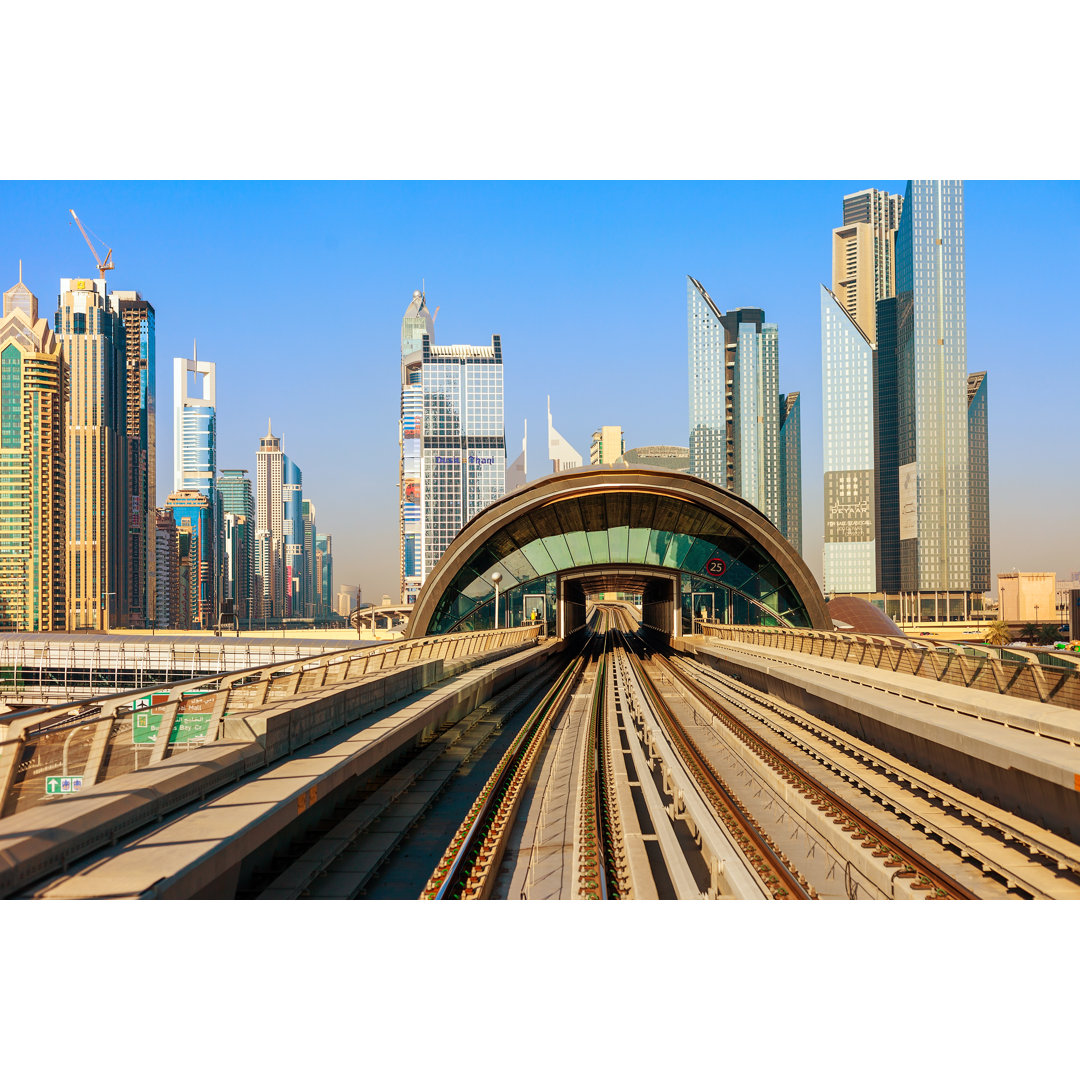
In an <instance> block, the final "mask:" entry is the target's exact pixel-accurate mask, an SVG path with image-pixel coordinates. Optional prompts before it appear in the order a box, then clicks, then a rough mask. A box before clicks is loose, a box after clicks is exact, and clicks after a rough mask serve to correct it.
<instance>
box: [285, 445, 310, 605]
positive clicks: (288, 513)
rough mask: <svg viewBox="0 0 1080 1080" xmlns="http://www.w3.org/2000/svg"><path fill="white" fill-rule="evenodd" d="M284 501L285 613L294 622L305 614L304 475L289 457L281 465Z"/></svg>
mask: <svg viewBox="0 0 1080 1080" xmlns="http://www.w3.org/2000/svg"><path fill="white" fill-rule="evenodd" d="M281 499H282V526H281V527H282V539H283V543H284V548H283V557H284V561H285V576H284V581H283V586H282V587H283V589H284V599H285V606H284V608H283V613H284V614H285V615H286V616H288V617H289V618H293V619H295V618H299V617H300V616H302V615H303V614H304V515H303V510H302V506H303V501H304V475H303V473H302V472H301V471H300V466H299V465H297V464H296V462H295V461H292V460H290V459H289V457H288V456H285V458H284V461H283V463H282V493H281Z"/></svg>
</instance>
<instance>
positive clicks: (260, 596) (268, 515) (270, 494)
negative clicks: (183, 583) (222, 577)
mask: <svg viewBox="0 0 1080 1080" xmlns="http://www.w3.org/2000/svg"><path fill="white" fill-rule="evenodd" d="M255 462H256V465H255V602H256V604H257V605H258V610H257V611H256V612H255V615H256V616H257V617H260V618H274V619H280V618H283V617H284V612H285V589H284V581H283V575H284V565H283V557H284V553H285V503H284V497H283V496H284V490H285V455H284V453H283V452H282V450H281V440H280V439H279V438H278V437H277V436H276V435H273V434H271V431H270V421H269V420H267V422H266V434H265V435H264V436H263V437H262V438H261V439H260V440H259V450H258V452H257V453H256V455H255Z"/></svg>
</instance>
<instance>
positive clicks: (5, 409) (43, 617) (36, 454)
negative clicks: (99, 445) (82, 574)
mask: <svg viewBox="0 0 1080 1080" xmlns="http://www.w3.org/2000/svg"><path fill="white" fill-rule="evenodd" d="M63 401H64V363H63V357H62V354H61V347H60V342H59V341H57V339H56V336H55V335H54V333H53V331H52V329H51V328H50V327H49V323H48V321H47V320H46V319H40V318H38V302H37V297H36V296H34V295H33V293H31V292H30V290H29V289H28V288H27V287H26V286H25V285H24V284H23V281H22V264H21V263H20V265H19V281H18V283H17V284H15V285H13V286H12V287H11V288H10V289H8V291H7V292H5V293H4V306H3V315H2V317H0V631H12V630H23V631H33V632H39V631H57V630H59V631H63V630H64V629H65V620H66V608H65V603H64V570H65V551H64V496H65V490H64V427H63Z"/></svg>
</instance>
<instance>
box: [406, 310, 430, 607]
mask: <svg viewBox="0 0 1080 1080" xmlns="http://www.w3.org/2000/svg"><path fill="white" fill-rule="evenodd" d="M425 339H426V340H427V342H428V344H429V345H430V344H431V343H432V342H433V341H434V340H435V319H434V316H433V315H432V314H431V312H430V311H429V310H428V306H427V301H426V299H425V297H424V294H423V293H422V292H421V291H420V290H419V289H417V290H416V291H415V292H414V293H413V295H412V301H411V303H410V304H409V306H408V307H407V308H406V309H405V315H404V317H403V318H402V320H401V416H400V420H399V426H398V445H399V451H400V454H399V457H400V460H399V467H398V496H399V505H400V508H401V516H400V527H399V541H400V543H399V548H400V563H401V575H400V576H401V602H402V603H403V604H411V603H413V601H414V600H415V599H416V596H417V594H418V593H419V592H420V586H421V585H422V584H423V581H424V552H423V542H424V540H423V537H424V526H423V506H424V503H423V497H422V490H423V478H422V476H421V461H422V449H421V447H422V442H423V434H424V341H425Z"/></svg>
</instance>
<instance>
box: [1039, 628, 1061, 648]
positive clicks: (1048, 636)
mask: <svg viewBox="0 0 1080 1080" xmlns="http://www.w3.org/2000/svg"><path fill="white" fill-rule="evenodd" d="M1060 636H1061V635H1060V634H1059V633H1058V628H1057V627H1056V626H1051V625H1050V623H1043V624H1042V625H1041V626H1040V627H1039V632H1038V634H1037V635H1036V641H1037V642H1038V644H1040V645H1053V644H1054V642H1055V641H1057V640H1058V638H1059V637H1060Z"/></svg>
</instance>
